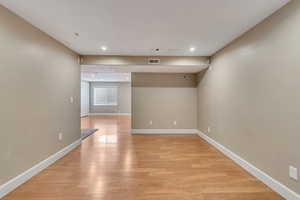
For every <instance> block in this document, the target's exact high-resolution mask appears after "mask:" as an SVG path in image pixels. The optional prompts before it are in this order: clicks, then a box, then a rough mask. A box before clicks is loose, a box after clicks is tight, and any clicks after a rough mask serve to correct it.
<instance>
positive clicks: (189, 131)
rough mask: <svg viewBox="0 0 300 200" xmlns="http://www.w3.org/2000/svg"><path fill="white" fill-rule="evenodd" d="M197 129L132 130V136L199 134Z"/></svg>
mask: <svg viewBox="0 0 300 200" xmlns="http://www.w3.org/2000/svg"><path fill="white" fill-rule="evenodd" d="M198 132H199V131H198V130H197V129H131V133H132V134H197V133H198Z"/></svg>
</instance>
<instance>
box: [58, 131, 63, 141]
mask: <svg viewBox="0 0 300 200" xmlns="http://www.w3.org/2000/svg"><path fill="white" fill-rule="evenodd" d="M62 139H63V134H62V133H58V140H59V141H62Z"/></svg>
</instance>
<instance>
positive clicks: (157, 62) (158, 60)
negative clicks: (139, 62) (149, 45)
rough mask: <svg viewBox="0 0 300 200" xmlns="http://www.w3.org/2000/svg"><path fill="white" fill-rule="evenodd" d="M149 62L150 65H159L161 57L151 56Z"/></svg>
mask: <svg viewBox="0 0 300 200" xmlns="http://www.w3.org/2000/svg"><path fill="white" fill-rule="evenodd" d="M148 64H149V65H158V64H160V59H159V58H149V59H148Z"/></svg>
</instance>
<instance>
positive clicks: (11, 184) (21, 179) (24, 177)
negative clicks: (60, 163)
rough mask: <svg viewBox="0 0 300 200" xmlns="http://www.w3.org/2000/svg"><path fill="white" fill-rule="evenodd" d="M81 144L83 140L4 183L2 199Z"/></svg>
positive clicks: (1, 188)
mask: <svg viewBox="0 0 300 200" xmlns="http://www.w3.org/2000/svg"><path fill="white" fill-rule="evenodd" d="M80 144H81V139H79V140H77V141H76V142H74V143H72V144H70V145H69V146H67V147H65V148H63V149H62V150H61V151H59V152H57V153H55V154H53V155H52V156H50V157H49V158H47V159H46V160H43V161H42V162H40V163H38V164H36V165H35V166H33V167H32V168H30V169H28V170H27V171H25V172H23V173H22V174H20V175H18V176H16V177H15V178H13V179H11V180H9V181H8V182H6V183H4V184H3V185H1V186H0V199H1V198H2V197H4V196H5V195H7V194H8V193H10V192H12V191H13V190H15V189H16V188H17V187H19V186H20V185H22V184H23V183H25V182H26V181H28V180H29V179H30V178H32V177H33V176H35V175H37V174H38V173H40V172H41V171H42V170H44V169H46V168H47V167H49V166H50V165H51V164H53V163H54V162H55V161H57V160H59V159H60V158H62V157H63V156H65V155H66V154H67V153H69V152H70V151H72V150H73V149H74V148H76V147H77V146H79V145H80Z"/></svg>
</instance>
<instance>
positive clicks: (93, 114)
mask: <svg viewBox="0 0 300 200" xmlns="http://www.w3.org/2000/svg"><path fill="white" fill-rule="evenodd" d="M89 115H90V116H97V115H114V116H115V115H129V116H130V115H131V113H90V114H89Z"/></svg>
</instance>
